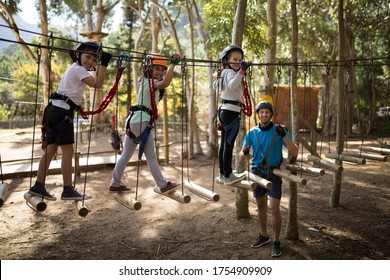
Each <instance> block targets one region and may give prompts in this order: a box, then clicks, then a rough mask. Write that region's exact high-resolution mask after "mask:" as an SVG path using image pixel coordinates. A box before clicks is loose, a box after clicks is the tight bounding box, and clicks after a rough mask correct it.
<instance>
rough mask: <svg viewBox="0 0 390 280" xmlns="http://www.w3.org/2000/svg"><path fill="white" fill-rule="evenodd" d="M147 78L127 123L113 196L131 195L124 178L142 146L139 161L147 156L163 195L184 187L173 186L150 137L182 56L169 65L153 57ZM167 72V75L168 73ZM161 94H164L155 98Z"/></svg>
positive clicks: (117, 165)
mask: <svg viewBox="0 0 390 280" xmlns="http://www.w3.org/2000/svg"><path fill="white" fill-rule="evenodd" d="M145 61H146V62H147V63H145V66H146V67H145V69H144V76H143V77H142V78H141V79H140V86H139V92H138V96H137V105H135V106H131V107H130V115H129V117H128V118H127V119H126V135H125V139H124V144H123V152H122V154H121V156H120V158H119V160H118V162H117V163H116V165H115V168H114V171H113V173H112V179H111V185H110V188H109V190H110V191H111V192H125V191H130V188H128V187H127V186H126V185H125V184H124V183H122V181H121V178H122V176H123V173H124V170H125V168H126V166H127V163H128V161H129V160H130V158H131V157H132V155H133V153H134V150H135V148H136V147H137V145H138V144H139V145H140V147H139V151H140V152H139V154H138V158H139V159H141V157H142V154H143V153H145V156H146V160H147V163H148V167H149V170H150V173H151V174H152V176H153V178H154V180H155V182H156V184H157V187H159V188H160V189H161V193H168V192H171V191H173V190H175V189H177V188H178V187H179V186H180V183H177V182H171V181H168V180H166V179H165V178H164V176H163V175H162V173H161V170H160V166H159V165H158V161H157V156H156V152H155V145H154V137H153V135H150V132H151V131H152V126H153V122H154V121H155V120H156V119H157V107H156V104H157V103H158V101H159V100H160V99H161V98H162V94H161V93H163V91H164V89H165V88H166V87H168V86H169V85H170V83H171V81H172V78H173V73H174V69H175V66H176V65H177V64H179V63H180V56H179V55H177V54H175V55H173V56H172V57H171V58H170V59H169V61H170V62H171V64H170V66H169V67H168V61H167V59H166V58H165V57H163V56H162V55H161V54H150V55H148V56H147V57H146V60H145ZM165 71H166V73H165ZM155 90H159V92H160V94H155Z"/></svg>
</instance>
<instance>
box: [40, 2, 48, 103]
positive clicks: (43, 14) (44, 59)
mask: <svg viewBox="0 0 390 280" xmlns="http://www.w3.org/2000/svg"><path fill="white" fill-rule="evenodd" d="M39 15H40V19H41V29H42V34H44V35H48V34H49V27H48V22H47V6H46V1H45V0H40V1H39ZM41 45H42V46H49V37H48V36H41ZM39 65H40V67H41V75H42V84H43V100H44V102H43V103H44V105H47V104H48V103H49V96H50V58H49V49H48V48H42V52H41V61H40V64H39Z"/></svg>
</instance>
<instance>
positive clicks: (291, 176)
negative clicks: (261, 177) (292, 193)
mask: <svg viewBox="0 0 390 280" xmlns="http://www.w3.org/2000/svg"><path fill="white" fill-rule="evenodd" d="M272 172H273V173H274V174H275V175H276V176H279V177H283V178H285V179H287V180H289V181H291V182H294V183H297V184H300V185H302V186H304V185H306V184H307V180H306V179H305V178H300V177H299V176H296V175H294V174H291V173H290V172H287V171H283V170H280V169H274V170H272Z"/></svg>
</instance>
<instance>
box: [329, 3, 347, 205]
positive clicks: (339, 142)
mask: <svg viewBox="0 0 390 280" xmlns="http://www.w3.org/2000/svg"><path fill="white" fill-rule="evenodd" d="M338 29H339V44H338V45H339V46H338V47H339V48H338V50H339V59H338V60H339V61H340V65H339V67H338V68H337V84H338V87H337V97H338V98H337V102H338V104H337V133H336V153H337V154H338V155H341V154H342V152H343V148H344V147H343V146H344V143H343V138H344V137H343V136H344V118H343V116H344V114H343V112H344V89H345V81H344V73H345V69H344V68H345V67H344V65H343V61H344V60H345V54H344V50H345V26H344V0H338ZM336 164H338V165H342V164H343V162H342V161H341V160H339V159H336ZM341 176H342V171H340V172H335V174H334V177H333V188H332V192H331V198H330V203H329V204H330V206H331V207H338V206H339V205H340V193H341Z"/></svg>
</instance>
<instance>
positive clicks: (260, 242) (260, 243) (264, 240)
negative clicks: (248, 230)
mask: <svg viewBox="0 0 390 280" xmlns="http://www.w3.org/2000/svg"><path fill="white" fill-rule="evenodd" d="M268 242H270V240H269V236H263V235H261V234H260V235H259V237H257V239H256V240H255V241H254V242H253V243H252V245H251V247H252V248H259V247H261V246H263V245H264V244H267V243H268Z"/></svg>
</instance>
